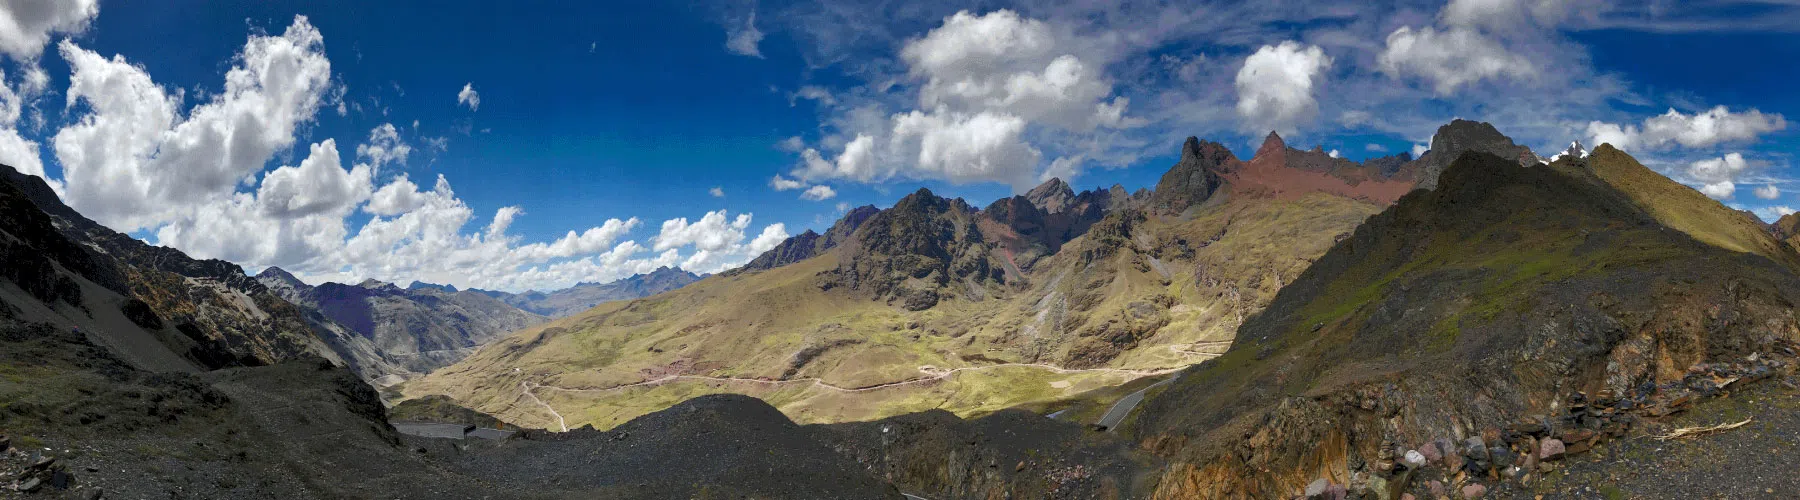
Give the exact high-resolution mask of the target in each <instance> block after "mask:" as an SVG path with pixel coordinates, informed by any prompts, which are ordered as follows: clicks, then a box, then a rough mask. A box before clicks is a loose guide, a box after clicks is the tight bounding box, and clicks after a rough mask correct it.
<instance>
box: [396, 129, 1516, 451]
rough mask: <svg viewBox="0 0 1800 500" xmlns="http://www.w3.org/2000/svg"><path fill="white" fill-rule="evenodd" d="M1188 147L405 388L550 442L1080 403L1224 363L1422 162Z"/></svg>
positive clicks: (641, 310)
mask: <svg viewBox="0 0 1800 500" xmlns="http://www.w3.org/2000/svg"><path fill="white" fill-rule="evenodd" d="M1479 125H1482V124H1475V123H1473V122H1459V123H1456V124H1452V125H1449V126H1446V127H1445V129H1444V130H1442V131H1440V134H1441V135H1445V137H1449V136H1453V135H1458V134H1470V133H1471V132H1469V129H1470V128H1473V127H1477V126H1479ZM1490 129H1491V127H1490ZM1476 135H1479V134H1476ZM1444 142H1445V144H1447V145H1456V144H1460V143H1461V142H1469V141H1461V142H1459V141H1457V140H1451V139H1446V140H1445V141H1444ZM1477 144H1478V145H1484V144H1486V143H1477ZM1505 144H1506V145H1508V146H1510V144H1511V142H1510V141H1509V140H1508V141H1505ZM1181 151H1182V155H1181V159H1180V161H1179V162H1177V164H1176V165H1175V166H1174V167H1173V168H1171V169H1170V171H1169V173H1168V174H1167V175H1165V176H1164V178H1163V181H1162V182H1161V183H1159V185H1158V186H1157V189H1156V190H1155V191H1144V192H1140V193H1137V194H1128V193H1126V192H1125V190H1124V189H1123V188H1122V187H1117V186H1115V187H1113V188H1110V189H1103V190H1092V191H1085V192H1082V193H1074V192H1073V191H1072V190H1071V189H1070V188H1069V187H1068V185H1067V184H1066V183H1063V182H1062V181H1060V180H1052V181H1050V182H1047V183H1045V185H1043V186H1040V187H1038V188H1036V189H1033V190H1032V191H1031V192H1030V193H1027V195H1024V196H1018V197H1013V198H1009V199H1003V200H1000V201H997V202H995V203H993V204H991V205H989V206H988V207H986V208H983V209H976V208H974V207H972V206H970V205H969V204H967V203H965V202H963V201H962V200H954V199H945V198H942V197H938V196H936V195H935V194H933V193H930V192H929V191H923V190H921V191H920V192H917V193H913V194H912V195H908V196H907V197H905V198H904V199H902V200H900V202H899V203H897V204H896V205H895V206H894V207H893V208H889V209H887V210H876V209H873V208H867V209H858V210H857V211H854V212H852V214H851V215H850V216H848V217H846V218H845V219H844V220H843V221H840V222H839V224H837V225H836V226H834V227H833V228H832V229H831V230H830V231H829V232H828V234H826V235H819V234H816V233H806V234H802V235H800V236H797V237H795V238H793V239H790V240H789V241H788V242H786V243H784V244H783V245H782V246H781V247H778V248H777V249H776V250H773V251H771V252H770V253H769V254H765V255H764V256H763V257H761V258H759V259H757V261H756V262H754V263H753V265H752V266H749V267H747V268H745V269H744V270H740V271H735V272H731V273H726V274H725V275H722V276H716V277H712V278H709V279H706V280H702V281H700V282H698V283H695V284H693V285H689V286H688V287H686V288H683V289H680V290H676V291H673V292H670V293H665V294H662V295H657V296H654V297H649V298H646V299H641V300H636V301H631V302H624V303H614V304H603V305H601V306H600V307H597V308H595V309H593V310H591V311H588V312H585V313H582V314H579V315H576V316H573V317H570V318H567V319H564V320H560V321H556V322H552V323H549V324H546V325H543V326H542V327H538V328H533V329H528V330H526V331H523V332H520V333H519V334H518V335H515V336H513V337H511V338H508V339H505V340H502V341H499V342H497V343H495V344H494V345H492V346H491V347H489V348H486V349H483V350H482V351H480V352H478V353H476V354H475V355H473V356H471V357H470V358H469V359H467V360H465V361H463V362H461V363H458V364H456V365H453V366H450V367H447V368H445V369H443V370H440V371H439V372H437V373H435V374H433V375H432V376H429V377H426V378H424V379H421V380H418V381H416V382H414V383H411V384H409V385H408V386H407V387H406V389H405V391H406V393H407V394H408V395H409V396H413V397H417V396H424V395H430V394H444V395H449V396H452V397H454V398H456V399H457V400H459V401H464V402H467V403H469V404H471V405H473V406H475V407H476V408H477V409H480V410H482V411H487V412H492V413H495V414H496V415H499V416H501V417H502V418H504V419H507V420H508V421H514V422H518V423H521V424H524V425H539V426H545V427H549V428H552V429H560V428H565V427H571V428H572V427H579V426H582V425H590V424H591V425H595V426H598V427H601V428H606V427H610V426H613V425H617V424H618V423H620V422H623V421H624V420H626V419H629V418H631V417H634V416H636V415H641V414H643V413H645V412H649V411H654V410H656V409H660V408H664V407H667V406H669V405H672V404H674V403H675V402H677V401H681V400H683V399H687V398H691V397H694V396H698V395H701V394H711V393H721V392H734V393H744V394H750V395H754V396H757V397H759V398H763V399H765V400H768V401H770V402H771V403H772V404H774V405H776V406H777V407H778V408H781V409H782V410H783V411H784V412H787V413H788V414H789V415H790V416H792V417H793V418H795V419H796V420H799V421H802V422H829V421H842V420H864V419H872V418H879V417H883V416H888V415H896V414H901V413H907V412H914V411H922V410H926V409H933V408H939V409H946V410H950V411H952V412H955V413H957V414H960V415H976V414H983V413H987V412H991V411H996V410H999V409H1002V408H1007V407H1010V406H1014V405H1017V404H1021V403H1026V402H1035V401H1051V400H1057V399H1061V398H1068V397H1072V396H1075V395H1077V394H1081V393H1083V392H1085V391H1090V390H1093V389H1097V388H1101V387H1106V386H1111V385H1117V384H1120V383H1123V382H1126V381H1129V380H1132V379H1135V378H1139V377H1143V376H1146V375H1154V374H1161V373H1168V372H1170V371H1173V370H1176V369H1179V368H1181V367H1184V366H1187V365H1191V364H1193V363H1196V362H1199V361H1203V360H1206V359H1209V358H1211V357H1214V356H1218V355H1219V354H1220V353H1223V352H1225V350H1226V349H1227V348H1228V347H1229V346H1230V344H1231V341H1232V339H1233V334H1234V332H1235V331H1236V330H1237V327H1238V325H1239V324H1240V323H1241V322H1242V321H1244V319H1245V318H1247V317H1250V316H1252V315H1254V314H1255V313H1256V312H1258V311H1260V310H1261V309H1262V308H1263V307H1264V306H1265V305H1266V304H1268V302H1269V301H1270V300H1271V299H1272V298H1273V297H1274V296H1275V293H1276V292H1277V291H1278V290H1280V289H1281V288H1282V287H1283V286H1285V285H1286V284H1288V283H1291V282H1292V281H1293V280H1295V279H1296V278H1297V277H1298V276H1299V275H1300V273H1301V271H1302V270H1304V269H1306V267H1307V266H1308V265H1309V264H1310V263H1311V262H1312V260H1313V259H1315V258H1317V257H1318V256H1319V255H1321V254H1323V253H1324V252H1325V251H1326V250H1327V249H1329V248H1330V247H1331V246H1332V245H1333V244H1334V243H1335V242H1337V241H1338V240H1340V239H1342V238H1344V237H1347V236H1348V235H1349V234H1350V233H1351V231H1352V230H1353V229H1354V228H1355V227H1356V226H1357V225H1358V224H1360V223H1362V221H1363V220H1364V219H1366V218H1367V217H1369V216H1370V215H1373V214H1375V213H1377V212H1379V211H1381V210H1382V208H1384V207H1385V205H1386V203H1389V202H1391V201H1392V200H1393V199H1395V198H1397V197H1398V196H1399V195H1400V194H1401V193H1404V192H1405V191H1406V190H1407V187H1408V186H1410V182H1411V181H1410V180H1407V179H1409V178H1410V176H1412V175H1413V174H1411V173H1410V172H1416V171H1420V169H1424V168H1426V167H1427V166H1428V165H1427V164H1426V163H1423V162H1420V161H1415V160H1412V159H1411V158H1410V157H1408V156H1406V155H1400V156H1397V157H1394V158H1391V159H1384V160H1383V161H1378V162H1371V163H1370V164H1368V165H1361V164H1356V163H1353V162H1349V161H1346V160H1339V159H1335V158H1330V157H1329V156H1327V155H1325V153H1323V152H1319V151H1304V150H1298V149H1293V148H1289V147H1287V146H1286V144H1285V143H1284V142H1283V141H1282V140H1281V138H1280V137H1278V136H1274V135H1273V134H1271V136H1270V137H1269V140H1267V141H1265V143H1264V144H1263V146H1262V148H1260V149H1259V153H1258V156H1257V157H1256V158H1253V159H1252V160H1250V161H1242V160H1239V159H1237V158H1236V157H1235V155H1233V154H1232V153H1231V152H1230V151H1229V150H1228V149H1226V148H1224V147H1223V146H1221V145H1218V144H1216V143H1209V142H1204V141H1199V140H1197V139H1190V140H1189V141H1188V142H1187V143H1186V144H1183V146H1182V149H1181ZM1441 154H1448V153H1447V152H1446V153H1440V155H1441ZM1532 158H1535V156H1532Z"/></svg>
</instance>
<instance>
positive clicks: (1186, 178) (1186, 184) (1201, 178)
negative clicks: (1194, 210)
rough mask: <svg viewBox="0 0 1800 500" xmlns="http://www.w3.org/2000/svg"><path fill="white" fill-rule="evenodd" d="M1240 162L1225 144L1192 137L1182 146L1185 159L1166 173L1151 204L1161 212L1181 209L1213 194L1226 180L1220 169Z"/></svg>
mask: <svg viewBox="0 0 1800 500" xmlns="http://www.w3.org/2000/svg"><path fill="white" fill-rule="evenodd" d="M1237 162H1238V159H1237V156H1236V155H1233V154H1231V150H1230V149H1226V148H1225V146H1224V145H1223V144H1219V143H1216V142H1210V141H1201V140H1200V139H1198V138H1194V137H1189V138H1188V140H1187V142H1186V143H1184V144H1182V146H1181V161H1180V162H1177V163H1176V164H1175V167H1174V168H1171V169H1169V171H1168V172H1167V173H1164V174H1163V176H1162V180H1160V181H1158V182H1157V183H1156V191H1154V192H1152V194H1151V195H1150V206H1151V208H1152V209H1154V210H1156V211H1158V212H1161V213H1181V212H1182V211H1183V210H1187V208H1188V207H1191V206H1194V205H1198V204H1200V203H1201V202H1204V201H1206V199H1207V198H1211V197H1212V195H1213V192H1214V191H1217V190H1218V189H1219V186H1220V185H1221V184H1223V183H1224V181H1223V180H1222V179H1221V178H1220V177H1219V171H1220V170H1221V169H1223V168H1225V167H1226V166H1227V165H1231V164H1235V163H1237Z"/></svg>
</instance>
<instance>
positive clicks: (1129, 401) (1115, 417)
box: [1096, 372, 1181, 432]
mask: <svg viewBox="0 0 1800 500" xmlns="http://www.w3.org/2000/svg"><path fill="white" fill-rule="evenodd" d="M1180 378H1181V372H1176V373H1175V376H1173V377H1169V379H1168V380H1164V381H1161V382H1157V383H1154V384H1150V387H1145V388H1143V389H1139V390H1138V391H1137V392H1134V393H1131V394H1130V395H1127V396H1125V397H1123V398H1119V402H1117V403H1113V405H1112V408H1108V409H1107V410H1106V414H1105V415H1101V416H1100V421H1099V422H1096V424H1098V425H1099V426H1101V427H1105V428H1106V432H1114V431H1116V430H1117V429H1118V428H1119V424H1120V423H1122V422H1124V421H1125V417H1126V416H1127V415H1131V410H1133V409H1135V408H1137V406H1138V403H1142V402H1144V394H1146V393H1149V392H1150V390H1151V389H1155V388H1158V387H1162V386H1165V385H1169V383H1171V382H1174V381H1175V380H1177V379H1180Z"/></svg>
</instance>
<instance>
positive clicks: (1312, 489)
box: [1306, 478, 1331, 498]
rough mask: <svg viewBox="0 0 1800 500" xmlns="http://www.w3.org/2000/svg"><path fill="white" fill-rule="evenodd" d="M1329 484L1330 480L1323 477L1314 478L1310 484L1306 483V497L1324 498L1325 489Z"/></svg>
mask: <svg viewBox="0 0 1800 500" xmlns="http://www.w3.org/2000/svg"><path fill="white" fill-rule="evenodd" d="M1330 486H1331V482H1330V481H1326V480H1325V478H1318V479H1315V480H1313V482H1312V484H1308V485H1306V498H1325V489H1326V488H1328V487H1330Z"/></svg>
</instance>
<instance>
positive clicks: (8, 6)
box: [0, 0, 100, 61]
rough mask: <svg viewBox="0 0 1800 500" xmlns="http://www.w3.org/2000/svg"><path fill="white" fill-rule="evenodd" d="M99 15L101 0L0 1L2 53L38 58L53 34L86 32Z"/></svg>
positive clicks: (31, 58) (0, 47)
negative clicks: (90, 23) (89, 24)
mask: <svg viewBox="0 0 1800 500" xmlns="http://www.w3.org/2000/svg"><path fill="white" fill-rule="evenodd" d="M98 15H100V2H99V0H9V1H6V2H0V52H5V53H6V55H8V56H12V58H13V59H14V60H19V61H36V60H37V58H38V56H40V55H42V54H43V53H44V46H45V45H48V44H49V43H50V37H51V36H52V35H54V34H57V33H70V34H73V33H81V32H83V31H86V30H87V26H88V23H89V22H91V21H93V20H94V17H95V16H98Z"/></svg>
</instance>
